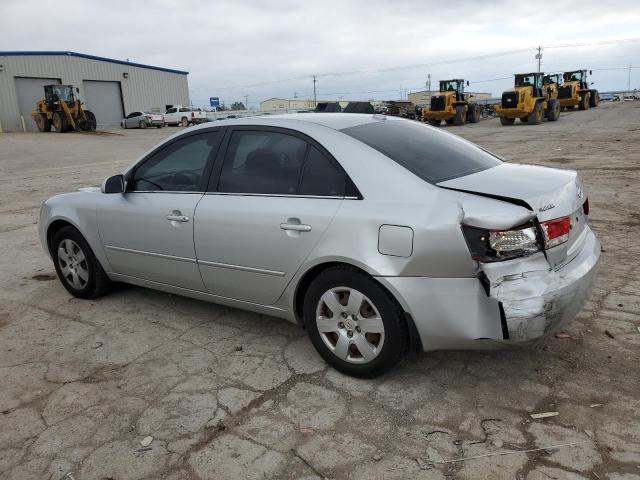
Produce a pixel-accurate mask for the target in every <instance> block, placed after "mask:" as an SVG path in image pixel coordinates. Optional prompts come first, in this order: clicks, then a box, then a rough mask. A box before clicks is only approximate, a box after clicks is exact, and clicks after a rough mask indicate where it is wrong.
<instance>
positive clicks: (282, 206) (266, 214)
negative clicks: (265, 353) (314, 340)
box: [194, 127, 347, 305]
mask: <svg viewBox="0 0 640 480" xmlns="http://www.w3.org/2000/svg"><path fill="white" fill-rule="evenodd" d="M218 160H219V161H218V162H217V163H216V169H215V171H214V175H213V176H212V182H211V184H210V189H209V190H210V191H208V192H207V194H206V195H205V196H204V197H203V198H202V200H201V201H200V203H199V204H198V207H197V209H196V220H195V225H194V239H195V245H196V254H197V258H198V265H199V266H200V272H201V273H202V278H203V281H204V284H205V287H206V288H207V290H208V291H209V292H210V293H212V294H215V295H220V296H224V297H228V298H233V299H237V300H242V301H246V302H252V303H258V304H264V305H269V304H273V303H274V302H276V301H277V300H278V298H279V297H280V295H281V294H282V292H283V291H284V289H285V288H286V286H287V284H288V283H289V281H290V280H291V278H292V277H293V275H294V274H295V272H296V271H297V270H298V269H299V268H300V266H301V264H302V263H303V261H304V260H305V258H307V256H308V255H309V253H310V252H311V251H312V250H313V248H314V247H315V246H316V244H317V243H318V242H319V241H320V239H321V238H322V236H323V234H324V232H325V230H326V229H327V227H328V226H329V224H330V222H331V221H332V219H333V217H334V216H335V214H336V211H337V210H338V208H339V207H340V204H341V203H342V201H343V200H344V195H345V183H346V181H347V180H346V175H345V173H344V172H343V171H342V169H341V168H340V166H339V165H338V164H337V162H336V161H335V160H334V159H333V158H331V157H330V156H329V155H328V153H327V152H326V151H325V150H324V149H323V148H322V147H321V146H320V145H318V144H316V143H315V142H313V141H311V140H310V139H308V138H305V137H304V136H301V135H300V134H297V133H296V132H293V131H289V130H285V129H276V128H266V127H263V128H260V127H235V128H230V130H229V132H228V135H227V139H226V141H225V147H224V148H223V151H222V152H221V154H220V155H219V159H218Z"/></svg>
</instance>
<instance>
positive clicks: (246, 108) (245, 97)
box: [244, 95, 249, 110]
mask: <svg viewBox="0 0 640 480" xmlns="http://www.w3.org/2000/svg"><path fill="white" fill-rule="evenodd" d="M244 109H245V110H249V95H245V96H244Z"/></svg>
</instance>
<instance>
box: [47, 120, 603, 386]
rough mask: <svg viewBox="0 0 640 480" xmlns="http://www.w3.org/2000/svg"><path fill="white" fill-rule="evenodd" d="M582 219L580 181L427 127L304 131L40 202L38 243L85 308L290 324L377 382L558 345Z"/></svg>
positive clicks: (590, 251)
mask: <svg viewBox="0 0 640 480" xmlns="http://www.w3.org/2000/svg"><path fill="white" fill-rule="evenodd" d="M588 215H589V202H588V200H587V197H586V194H585V192H584V188H583V186H582V182H581V179H580V177H579V175H578V174H577V173H576V172H574V171H570V170H558V169H553V168H545V167H539V166H528V165H516V164H513V163H505V162H502V161H501V160H500V159H499V158H497V157H496V156H495V155H493V154H491V153H489V152H487V151H485V150H483V149H481V148H479V147H477V146H475V145H473V144H472V143H470V142H468V141H466V140H463V139H461V138H460V137H457V136H455V135H452V134H449V133H446V132H442V131H440V130H438V129H437V128H434V127H430V126H427V125H424V124H422V123H419V122H414V121H409V120H403V119H399V118H393V117H385V116H382V115H364V114H345V113H305V114H293V115H274V116H268V117H253V118H239V119H234V120H225V121H221V122H215V123H213V124H207V125H200V126H198V127H194V128H190V129H187V130H184V131H182V132H180V133H178V134H177V135H174V136H172V137H171V138H169V139H167V140H165V141H164V142H163V143H162V144H160V145H158V146H157V147H155V148H154V149H152V150H151V151H150V152H148V153H146V154H145V155H143V156H142V158H140V160H138V161H137V162H136V163H135V164H134V165H132V166H131V167H130V168H128V169H127V170H126V171H125V172H124V173H123V174H118V175H114V176H112V177H110V178H108V179H107V180H105V181H104V182H103V184H102V188H98V187H94V188H87V189H82V190H81V191H79V192H75V193H68V194H63V195H57V196H55V197H52V198H50V199H49V200H47V201H46V202H45V203H44V204H43V206H42V210H41V213H40V221H39V230H40V239H41V242H42V245H43V246H44V248H45V250H46V251H47V252H48V254H49V255H50V256H51V258H52V259H53V262H54V264H55V268H56V271H57V273H58V276H59V278H60V281H61V282H62V284H63V285H64V287H65V288H66V289H67V290H68V291H69V292H70V293H71V294H73V295H75V296H77V297H81V298H94V297H97V296H99V295H102V294H104V293H105V292H106V291H107V290H108V287H109V285H110V283H111V282H113V281H118V282H125V283H132V284H135V285H141V286H145V287H149V288H155V289H159V290H163V291H166V292H171V293H174V294H178V295H185V296H190V297H194V298H198V299H202V300H207V301H210V302H215V303H220V304H224V305H230V306H233V307H236V308H241V309H246V310H252V311H255V312H259V313H262V314H267V315H274V316H278V317H282V318H285V319H287V320H290V321H292V322H295V323H298V324H300V325H304V326H305V327H306V330H307V332H308V334H309V336H310V338H311V341H312V342H313V344H314V346H315V347H316V348H317V350H318V351H319V353H320V354H321V355H322V356H323V358H325V360H326V361H327V362H328V363H330V364H331V365H333V366H334V367H335V368H336V369H338V370H340V371H342V372H344V373H347V374H349V375H355V376H362V377H370V376H375V375H379V374H381V373H383V372H385V371H387V370H388V369H390V368H391V367H392V366H393V365H394V364H395V363H396V362H397V361H398V360H399V359H400V358H401V357H402V355H403V354H404V353H405V352H406V351H407V350H409V349H410V348H413V349H417V350H439V349H452V348H476V347H477V348H480V347H493V346H495V345H512V344H518V343H522V342H527V341H530V340H533V339H537V338H540V337H542V336H544V335H546V334H549V333H551V332H553V331H554V330H556V329H559V328H562V327H563V326H564V325H565V324H566V323H567V322H569V321H571V320H572V319H573V318H574V317H575V315H576V314H577V313H578V312H579V311H580V310H581V308H582V307H583V305H584V304H585V303H586V302H587V300H588V298H589V293H590V289H591V285H592V282H593V279H594V277H595V271H596V266H597V263H598V259H599V257H600V244H599V242H598V239H597V238H596V236H595V235H594V233H593V231H592V230H591V228H589V221H588V218H589V217H588Z"/></svg>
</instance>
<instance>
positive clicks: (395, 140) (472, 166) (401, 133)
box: [341, 120, 502, 184]
mask: <svg viewBox="0 0 640 480" xmlns="http://www.w3.org/2000/svg"><path fill="white" fill-rule="evenodd" d="M341 132H342V133H345V134H347V135H349V136H350V137H353V138H355V139H356V140H359V141H361V142H362V143H364V144H366V145H368V146H370V147H371V148H373V149H375V150H377V151H378V152H380V153H382V154H384V155H386V156H387V157H389V158H390V159H391V160H393V161H394V162H396V163H398V164H400V165H402V166H403V167H404V168H406V169H407V170H409V171H410V172H412V173H414V174H415V175H417V176H418V177H420V178H421V179H422V180H424V181H426V182H429V183H432V184H436V183H439V182H444V181H445V180H451V179H452V178H458V177H463V176H465V175H470V174H472V173H476V172H480V171H482V170H487V169H489V168H492V167H495V166H497V165H500V164H501V163H502V162H501V161H500V160H499V159H498V158H497V157H495V156H494V155H492V154H490V153H488V152H486V151H484V150H482V149H481V148H480V147H477V146H476V145H474V144H472V143H471V142H468V141H466V140H463V139H461V138H459V137H456V136H454V135H449V134H447V133H444V132H441V131H439V130H437V129H432V128H429V127H427V126H426V125H422V124H420V123H417V122H409V121H401V120H385V121H378V122H372V123H366V124H364V125H358V126H355V127H349V128H345V129H342V130H341Z"/></svg>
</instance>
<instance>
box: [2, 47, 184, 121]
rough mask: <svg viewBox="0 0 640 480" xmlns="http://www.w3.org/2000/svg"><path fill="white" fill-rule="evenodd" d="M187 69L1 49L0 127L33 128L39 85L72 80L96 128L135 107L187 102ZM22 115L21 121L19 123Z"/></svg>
mask: <svg viewBox="0 0 640 480" xmlns="http://www.w3.org/2000/svg"><path fill="white" fill-rule="evenodd" d="M187 75H188V72H183V71H181V70H173V69H170V68H162V67H153V66H150V65H142V64H139V63H133V62H128V61H123V60H114V59H111V58H103V57H96V56H93V55H86V54H83V53H75V52H2V51H0V132H1V131H5V132H11V131H22V129H23V125H24V128H26V129H27V130H32V131H35V130H37V128H36V125H35V123H34V122H33V120H32V119H31V112H32V111H33V110H34V109H35V107H36V102H37V101H38V100H39V99H40V98H41V97H43V96H44V90H43V86H44V85H50V84H56V83H59V84H63V85H73V86H74V87H77V88H78V89H79V90H80V93H79V97H80V100H82V101H83V102H84V103H85V108H86V109H88V110H91V111H92V112H93V113H94V114H95V115H96V119H97V123H98V127H99V128H100V127H103V128H104V127H108V126H112V125H118V124H119V123H120V120H121V119H122V118H123V116H124V115H126V114H129V113H131V112H134V111H153V112H158V113H159V112H164V111H165V110H166V108H167V107H168V106H171V105H188V104H189V85H188V81H187ZM23 119H24V123H23Z"/></svg>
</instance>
